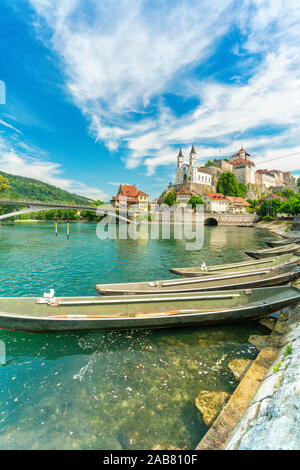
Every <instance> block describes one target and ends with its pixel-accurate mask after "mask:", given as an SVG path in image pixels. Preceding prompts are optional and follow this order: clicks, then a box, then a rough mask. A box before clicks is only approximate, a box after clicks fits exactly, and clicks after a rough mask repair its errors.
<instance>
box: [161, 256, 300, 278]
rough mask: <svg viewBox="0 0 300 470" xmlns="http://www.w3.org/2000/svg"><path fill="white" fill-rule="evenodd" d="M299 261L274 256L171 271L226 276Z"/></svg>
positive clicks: (179, 273) (297, 258) (297, 259)
mask: <svg viewBox="0 0 300 470" xmlns="http://www.w3.org/2000/svg"><path fill="white" fill-rule="evenodd" d="M298 261H299V256H295V255H292V254H289V255H282V256H274V257H273V258H272V259H265V260H260V261H254V260H249V261H243V262H240V263H232V264H219V265H215V266H206V265H205V264H204V263H203V265H202V266H196V267H191V268H171V269H170V271H171V272H172V273H174V274H178V275H179V276H184V277H198V276H212V275H219V274H221V273H224V274H225V273H235V272H245V271H252V270H258V269H265V268H271V267H276V266H281V265H285V264H291V265H295V264H296V263H297V262H298Z"/></svg>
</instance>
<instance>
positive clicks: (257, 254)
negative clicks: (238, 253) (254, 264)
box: [245, 243, 300, 259]
mask: <svg viewBox="0 0 300 470" xmlns="http://www.w3.org/2000/svg"><path fill="white" fill-rule="evenodd" d="M299 250H300V247H299V245H296V244H295V243H293V244H291V245H287V246H284V247H282V248H270V249H267V250H257V251H245V253H246V254H247V255H248V256H251V257H252V258H256V259H261V258H272V256H276V255H277V256H279V255H283V254H292V253H299Z"/></svg>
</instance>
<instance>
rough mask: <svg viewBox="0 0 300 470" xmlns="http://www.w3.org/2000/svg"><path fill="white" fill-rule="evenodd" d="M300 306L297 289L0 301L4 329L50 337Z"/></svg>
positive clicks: (217, 320)
mask: <svg viewBox="0 0 300 470" xmlns="http://www.w3.org/2000/svg"><path fill="white" fill-rule="evenodd" d="M299 302H300V289H298V288H296V287H292V286H285V287H268V288H263V289H254V290H251V289H243V290H232V291H226V292H225V291H217V292H202V293H189V294H159V295H155V296H153V295H141V296H128V297H124V296H115V297H103V298H99V297H73V298H71V297H63V298H54V297H52V298H48V299H47V298H9V297H7V298H4V297H2V298H0V328H2V329H8V330H14V331H32V332H50V331H84V330H105V329H108V330H113V329H129V328H173V327H184V326H191V325H197V326H201V325H211V324H221V323H226V322H236V321H243V320H250V319H255V318H260V317H263V316H266V315H269V314H271V313H274V312H276V311H278V310H280V309H282V308H285V307H288V306H292V305H296V304H297V303H299Z"/></svg>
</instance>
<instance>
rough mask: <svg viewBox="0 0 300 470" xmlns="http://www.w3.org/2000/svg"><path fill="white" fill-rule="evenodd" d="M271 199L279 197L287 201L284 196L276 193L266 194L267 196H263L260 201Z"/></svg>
mask: <svg viewBox="0 0 300 470" xmlns="http://www.w3.org/2000/svg"><path fill="white" fill-rule="evenodd" d="M271 199H280V200H281V201H287V198H286V197H283V196H278V194H268V195H267V196H265V197H263V198H262V199H261V201H269V200H271Z"/></svg>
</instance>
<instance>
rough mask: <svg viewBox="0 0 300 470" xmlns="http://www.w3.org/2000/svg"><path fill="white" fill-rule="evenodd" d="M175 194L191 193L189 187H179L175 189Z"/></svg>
mask: <svg viewBox="0 0 300 470" xmlns="http://www.w3.org/2000/svg"><path fill="white" fill-rule="evenodd" d="M177 194H187V195H192V194H193V193H192V191H190V190H189V189H187V188H181V189H180V190H179V191H177V193H176V195H177Z"/></svg>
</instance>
